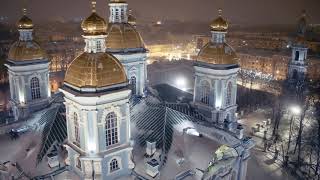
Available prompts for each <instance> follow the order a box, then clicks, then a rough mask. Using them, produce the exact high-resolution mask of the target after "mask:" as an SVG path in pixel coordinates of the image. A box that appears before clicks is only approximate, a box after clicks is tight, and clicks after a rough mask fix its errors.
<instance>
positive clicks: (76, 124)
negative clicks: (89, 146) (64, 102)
mask: <svg viewBox="0 0 320 180" xmlns="http://www.w3.org/2000/svg"><path fill="white" fill-rule="evenodd" d="M73 123H74V142H75V144H76V145H77V146H80V134H79V119H78V114H77V113H73Z"/></svg>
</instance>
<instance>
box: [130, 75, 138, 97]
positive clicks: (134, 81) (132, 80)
mask: <svg viewBox="0 0 320 180" xmlns="http://www.w3.org/2000/svg"><path fill="white" fill-rule="evenodd" d="M130 84H131V90H132V94H136V93H137V92H136V89H137V79H136V77H135V76H132V77H131V78H130Z"/></svg>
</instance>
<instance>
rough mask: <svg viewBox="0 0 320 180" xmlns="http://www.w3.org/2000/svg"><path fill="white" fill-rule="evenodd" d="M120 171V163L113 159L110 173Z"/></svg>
mask: <svg viewBox="0 0 320 180" xmlns="http://www.w3.org/2000/svg"><path fill="white" fill-rule="evenodd" d="M118 169H119V165H118V161H117V160H116V159H113V160H112V161H111V162H110V172H114V171H116V170H118Z"/></svg>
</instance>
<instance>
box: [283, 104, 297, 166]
mask: <svg viewBox="0 0 320 180" xmlns="http://www.w3.org/2000/svg"><path fill="white" fill-rule="evenodd" d="M290 111H291V113H292V114H291V119H290V129H289V139H288V147H287V154H286V156H285V161H284V165H285V166H287V165H288V161H289V150H290V143H291V131H292V122H293V118H294V116H297V115H299V114H300V113H301V108H300V107H299V106H297V105H294V106H291V107H290Z"/></svg>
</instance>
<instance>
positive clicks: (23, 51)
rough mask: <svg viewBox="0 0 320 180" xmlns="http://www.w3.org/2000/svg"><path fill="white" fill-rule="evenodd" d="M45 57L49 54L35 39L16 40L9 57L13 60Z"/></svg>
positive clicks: (30, 59)
mask: <svg viewBox="0 0 320 180" xmlns="http://www.w3.org/2000/svg"><path fill="white" fill-rule="evenodd" d="M44 58H47V54H46V53H45V52H44V51H43V50H42V49H41V47H40V45H39V44H38V43H37V42H35V41H20V40H19V41H16V42H15V43H14V44H13V45H12V46H11V48H10V50H9V54H8V59H9V60H12V61H32V60H38V59H44Z"/></svg>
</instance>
